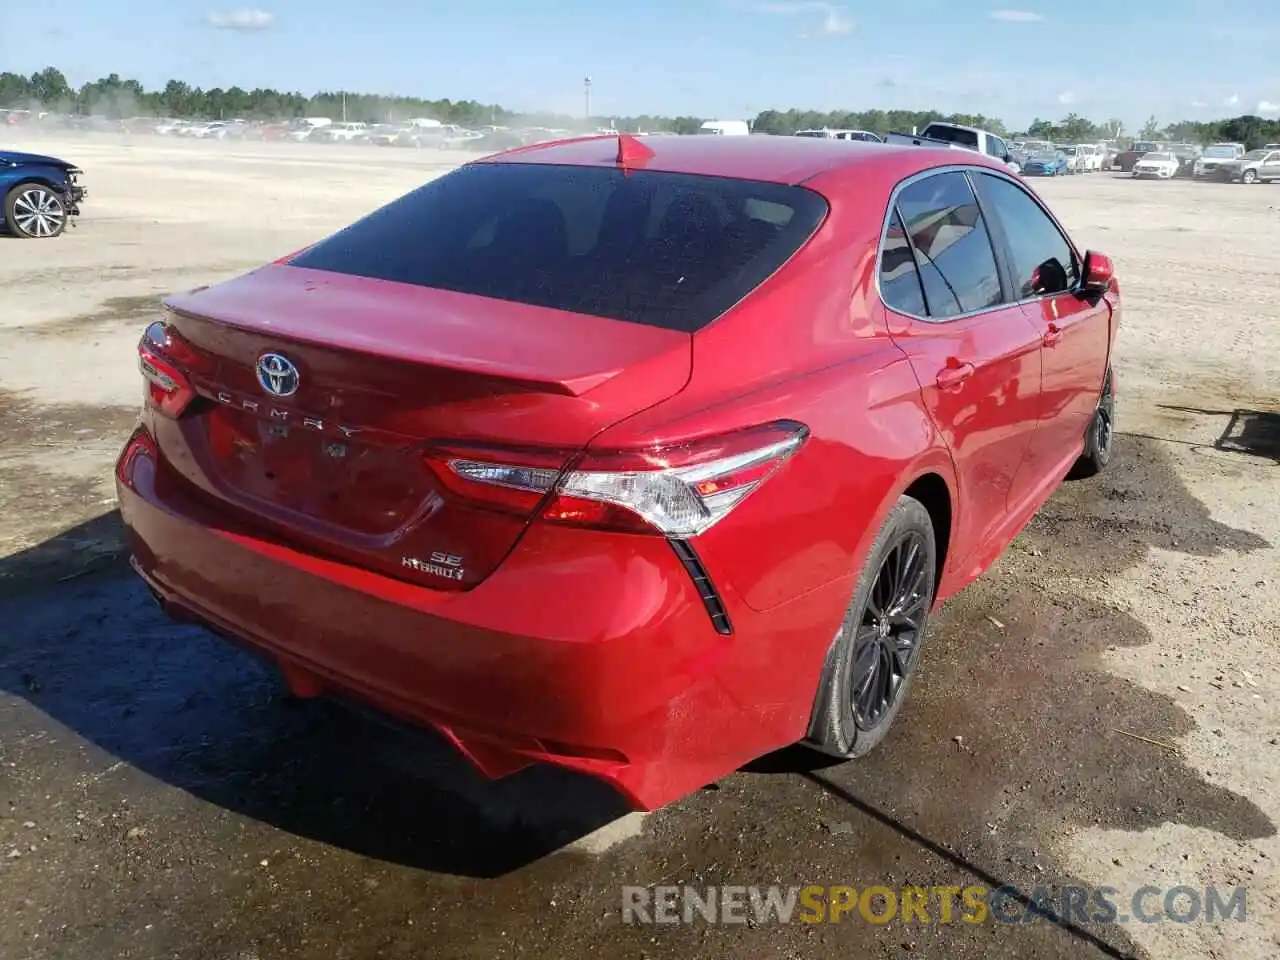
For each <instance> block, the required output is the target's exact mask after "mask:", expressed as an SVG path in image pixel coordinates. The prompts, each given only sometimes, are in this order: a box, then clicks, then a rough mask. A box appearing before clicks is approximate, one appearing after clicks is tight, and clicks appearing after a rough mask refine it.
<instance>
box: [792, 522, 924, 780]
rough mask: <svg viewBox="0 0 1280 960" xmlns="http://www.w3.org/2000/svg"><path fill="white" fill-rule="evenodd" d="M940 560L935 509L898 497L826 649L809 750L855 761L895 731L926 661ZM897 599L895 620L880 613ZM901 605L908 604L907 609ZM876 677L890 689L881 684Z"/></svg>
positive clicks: (810, 731) (808, 741) (811, 723)
mask: <svg viewBox="0 0 1280 960" xmlns="http://www.w3.org/2000/svg"><path fill="white" fill-rule="evenodd" d="M937 562H938V548H937V539H936V537H935V534H934V530H933V521H932V520H931V519H930V517H929V512H928V511H927V510H926V509H925V508H924V505H923V504H921V503H920V501H919V500H916V499H914V498H912V497H899V498H898V502H897V503H896V504H894V506H893V509H892V510H890V511H889V516H888V517H887V518H886V519H885V522H884V526H882V527H881V528H880V533H879V534H878V535H877V536H876V540H875V543H874V544H872V546H871V550H870V551H869V552H868V554H867V560H866V563H865V564H864V565H863V568H862V572H861V574H860V575H859V577H858V584H857V587H856V588H855V589H854V593H853V599H852V600H851V601H850V603H849V607H848V609H847V610H846V611H845V615H844V619H843V620H842V621H841V623H840V628H839V630H838V631H837V633H836V636H835V639H834V640H833V641H832V643H831V647H830V649H829V650H828V652H827V660H826V665H825V666H824V668H823V671H822V680H821V682H820V684H819V688H818V692H817V696H816V698H815V700H814V708H813V716H812V718H811V719H810V721H809V734H808V736H807V737H806V739H805V743H806V744H807V745H808V746H810V747H812V748H814V749H816V750H819V751H821V752H822V753H826V754H829V755H831V756H835V757H841V758H845V759H851V758H854V757H861V756H864V755H865V754H867V753H869V752H870V751H871V750H872V749H873V748H874V747H875V746H876V745H877V744H878V743H880V741H881V740H883V739H884V737H885V735H886V734H887V733H888V732H889V728H890V727H891V726H892V725H893V721H894V719H895V718H896V717H897V715H898V711H899V710H900V709H901V708H902V704H903V702H904V701H905V700H906V698H907V694H908V693H909V692H910V690H911V682H912V680H913V679H914V678H915V674H916V667H917V666H918V665H919V662H920V651H921V648H922V647H923V645H924V642H925V638H926V635H927V633H928V628H929V611H930V608H931V607H932V606H933V596H934V588H935V586H936V582H937V577H936V572H937ZM896 587H901V589H896ZM895 600H896V601H898V602H897V603H896V604H895V605H896V606H897V607H898V608H899V609H900V614H899V616H898V617H897V618H882V617H878V616H877V615H876V612H875V611H876V608H877V606H879V607H884V606H886V605H888V604H891V603H895ZM902 603H906V604H907V606H906V607H905V609H903V608H902ZM906 614H910V616H909V617H907V616H905V615H906ZM894 619H897V620H898V622H897V623H896V624H895V623H894V622H893V620H894ZM886 631H887V632H886ZM904 653H905V655H903V654H904ZM872 667H875V668H876V669H875V670H872V669H871V668H872ZM877 679H879V680H883V681H885V683H884V685H880V684H877V683H876V680H877ZM860 680H862V681H866V682H869V684H870V685H869V686H867V688H866V695H865V696H864V697H862V698H859V697H858V696H857V695H856V693H855V689H854V687H855V684H858V683H859V681H860Z"/></svg>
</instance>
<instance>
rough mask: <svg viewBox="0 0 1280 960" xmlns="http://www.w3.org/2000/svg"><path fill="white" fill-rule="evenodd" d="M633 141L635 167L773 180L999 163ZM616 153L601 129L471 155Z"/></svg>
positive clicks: (716, 141) (969, 154)
mask: <svg viewBox="0 0 1280 960" xmlns="http://www.w3.org/2000/svg"><path fill="white" fill-rule="evenodd" d="M636 142H637V143H642V144H643V145H644V146H645V147H647V148H648V149H649V150H652V151H653V156H652V157H649V158H648V159H646V160H642V161H637V162H636V163H635V164H634V167H635V169H642V170H655V171H661V172H664V173H689V174H701V175H703V176H720V177H734V178H738V179H743V180H764V181H768V182H772V183H781V184H798V183H803V182H805V181H807V180H811V179H813V178H815V177H818V176H819V175H822V174H828V173H837V172H840V171H845V170H850V169H854V168H856V169H858V170H859V171H865V172H867V173H875V174H878V175H882V176H891V177H894V178H895V179H899V178H901V177H906V176H910V175H911V174H913V173H915V172H917V171H920V170H926V169H929V168H930V167H938V166H948V165H955V164H972V165H975V166H989V167H996V168H997V169H999V168H1002V166H1003V165H1002V164H1000V163H997V162H996V161H994V160H992V159H990V158H988V157H985V156H984V155H983V154H980V153H977V152H976V151H972V150H951V149H946V148H941V147H939V148H933V147H917V146H914V145H907V144H902V145H899V144H885V143H870V142H864V141H859V140H831V139H826V138H819V137H785V136H769V135H766V134H758V135H753V136H746V137H705V136H679V135H677V134H654V135H651V136H646V137H644V138H643V139H641V140H637V141H636ZM957 154H959V155H957ZM617 158H618V138H617V137H615V136H610V135H607V134H606V135H604V136H598V137H595V136H593V137H577V138H573V139H569V140H556V141H552V142H550V143H540V144H534V145H531V146H527V147H516V148H514V149H512V150H506V151H504V152H502V153H497V154H493V155H492V156H489V157H485V158H483V159H481V160H478V161H474V162H477V163H547V164H561V165H570V166H593V167H594V166H614V165H616V164H617Z"/></svg>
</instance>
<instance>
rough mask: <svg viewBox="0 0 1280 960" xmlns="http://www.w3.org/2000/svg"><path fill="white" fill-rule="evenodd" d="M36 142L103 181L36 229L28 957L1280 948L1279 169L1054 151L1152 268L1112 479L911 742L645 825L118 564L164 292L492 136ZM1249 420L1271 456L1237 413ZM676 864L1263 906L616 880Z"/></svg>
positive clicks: (0, 547) (1124, 369)
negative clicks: (141, 341) (301, 683)
mask: <svg viewBox="0 0 1280 960" xmlns="http://www.w3.org/2000/svg"><path fill="white" fill-rule="evenodd" d="M11 146H12V147H13V148H15V149H27V150H35V151H38V152H49V153H53V154H55V155H59V156H64V157H66V158H67V159H70V160H73V161H74V162H76V163H78V164H80V165H81V166H82V167H84V169H85V170H86V176H85V183H86V184H87V186H88V187H89V191H90V192H89V197H88V201H87V203H86V205H85V209H86V212H85V215H84V216H83V217H82V218H81V220H80V222H79V224H78V226H77V227H76V228H75V229H74V230H72V231H70V232H69V233H68V235H67V236H66V237H64V238H63V239H61V240H59V241H51V242H22V241H16V240H12V239H9V238H6V237H0V290H2V291H3V305H4V309H3V311H0V920H2V921H3V922H0V957H4V958H6V960H8V958H13V960H36V958H58V960H78V958H85V960H107V958H115V957H129V958H135V957H136V958H162V957H182V958H184V960H191V958H195V960H202V958H210V960H270V958H290V960H293V958H323V960H338V958H373V957H379V958H399V957H406V958H407V957H425V956H432V957H477V958H480V957H483V958H494V957H507V956H525V955H528V956H545V957H555V958H566V960H567V958H575V957H592V958H594V957H601V956H605V957H609V958H614V957H637V958H638V957H654V958H657V957H682V958H683V957H688V956H690V955H699V956H733V957H735V958H739V960H751V958H757V957H760V958H764V957H792V956H795V957H799V956H804V957H826V956H831V957H849V956H858V957H900V956H919V957H938V958H947V960H953V958H964V957H1011V958H1028V957H1036V958H1041V957H1077V956H1110V957H1118V956H1131V955H1132V956H1151V957H1161V958H1170V957H1172V958H1183V957H1185V958H1202V957H1230V958H1231V960H1248V958H1259V960H1261V958H1271V957H1275V956H1277V955H1278V954H1280V934H1277V931H1278V930H1280V903H1278V902H1277V895H1278V894H1280V841H1278V840H1277V835H1276V822H1277V819H1278V818H1280V783H1277V780H1278V779H1280V774H1278V773H1277V771H1280V667H1278V666H1277V663H1278V660H1277V646H1278V645H1280V615H1278V609H1280V600H1278V598H1280V589H1277V586H1278V584H1280V554H1278V552H1277V546H1276V545H1277V544H1280V497H1277V496H1276V494H1277V491H1278V490H1280V485H1278V484H1277V479H1278V478H1280V472H1278V470H1280V435H1277V432H1276V429H1277V428H1276V419H1275V417H1276V415H1277V414H1280V377H1278V376H1277V371H1276V360H1275V358H1276V356H1278V355H1280V244H1277V242H1276V240H1277V237H1280V188H1276V187H1274V186H1256V187H1241V186H1230V185H1218V184H1198V183H1183V182H1172V183H1158V182H1155V183H1147V182H1143V183H1138V182H1132V181H1130V180H1129V179H1128V178H1127V177H1124V178H1122V177H1118V176H1113V175H1111V174H1106V173H1104V174H1094V175H1090V176H1087V177H1074V178H1067V179H1062V180H1052V181H1042V182H1038V183H1037V184H1036V186H1037V189H1039V190H1040V191H1041V192H1042V193H1043V194H1044V195H1045V196H1046V197H1047V198H1048V199H1049V201H1050V203H1051V204H1052V205H1053V206H1054V208H1055V210H1057V211H1058V213H1059V214H1060V215H1061V216H1062V217H1063V218H1064V220H1065V222H1066V223H1067V224H1068V226H1069V227H1070V228H1071V229H1072V230H1073V231H1074V232H1075V234H1076V236H1077V238H1078V239H1079V240H1080V241H1081V242H1082V243H1084V244H1086V245H1088V246H1095V247H1097V248H1099V249H1101V250H1103V251H1105V252H1107V253H1109V254H1111V255H1112V256H1113V257H1114V259H1115V261H1116V264H1117V269H1118V271H1119V275H1120V277H1121V279H1122V282H1123V285H1124V291H1125V298H1126V300H1125V306H1126V312H1125V325H1124V327H1123V328H1122V330H1121V339H1120V347H1119V351H1120V352H1119V357H1118V360H1117V377H1118V388H1119V397H1120V399H1119V420H1120V422H1119V427H1120V430H1121V436H1120V438H1119V441H1118V459H1117V462H1116V463H1115V464H1114V466H1113V468H1112V470H1110V471H1109V472H1108V473H1107V474H1105V475H1104V476H1103V477H1100V478H1097V479H1095V480H1090V481H1081V482H1077V483H1072V484H1069V485H1067V486H1066V487H1064V489H1063V490H1062V491H1061V492H1060V493H1059V494H1057V495H1056V496H1055V497H1054V499H1053V500H1052V501H1051V502H1050V503H1049V504H1048V505H1047V506H1046V508H1045V509H1044V510H1043V511H1042V513H1041V514H1040V515H1039V516H1038V517H1037V518H1036V519H1035V520H1034V521H1033V522H1032V524H1031V526H1030V527H1029V528H1028V530H1027V531H1026V532H1025V533H1024V534H1023V535H1022V536H1021V537H1020V538H1019V540H1018V541H1017V542H1016V543H1015V544H1014V546H1013V548H1012V549H1011V550H1010V551H1009V553H1008V554H1007V555H1006V556H1005V557H1004V558H1003V559H1002V560H1001V561H1000V563H999V564H998V565H997V567H996V568H995V569H994V570H993V571H991V572H990V573H989V574H988V575H987V576H986V577H984V578H983V579H982V580H981V581H980V582H979V583H978V584H975V585H974V586H973V587H972V588H970V589H969V590H967V591H966V592H965V593H964V594H962V595H961V596H960V597H959V598H957V599H956V600H955V601H954V602H952V603H950V604H949V605H948V606H947V608H946V610H945V611H944V614H943V616H942V617H941V618H940V620H939V621H937V623H936V625H935V633H934V635H933V636H932V638H931V647H930V649H929V650H928V651H927V652H926V654H925V661H924V664H923V668H922V674H921V677H920V681H919V683H918V685H917V687H916V689H915V691H914V693H913V697H912V699H911V701H910V702H909V704H908V705H907V707H906V709H905V710H904V713H903V715H902V718H901V719H900V722H899V726H898V727H897V729H896V731H895V733H894V734H893V736H892V737H891V738H890V741H889V742H888V743H886V744H885V747H884V748H882V749H881V750H880V751H877V753H875V754H873V755H872V756H871V757H869V758H867V759H866V760H865V761H862V762H858V763H850V764H843V765H834V766H823V765H822V764H820V763H817V762H816V761H815V759H814V758H813V757H811V756H809V755H808V754H807V753H804V752H803V751H786V752H784V753H783V754H780V755H777V756H774V757H770V758H766V760H764V761H761V762H759V763H757V764H755V765H753V767H752V768H751V769H749V770H744V771H741V772H739V773H737V774H735V775H733V776H731V777H729V778H727V779H726V780H724V781H722V782H721V783H719V784H718V785H716V786H715V787H714V788H709V789H706V790H704V791H701V792H699V793H697V794H695V795H694V796H691V797H689V798H687V799H686V800H684V801H682V802H680V803H677V804H675V805H673V806H672V807H670V808H667V809H664V810H662V811H660V812H658V813H656V814H653V815H651V816H649V817H647V818H644V819H643V820H640V819H639V818H637V817H627V818H624V819H621V820H618V819H616V818H617V817H618V815H619V810H618V808H617V805H616V804H615V803H614V801H613V799H612V798H611V797H610V796H608V795H607V794H606V793H605V792H604V791H602V790H601V789H598V788H596V787H595V785H594V784H591V783H586V782H583V781H581V780H577V779H574V778H570V777H568V776H562V775H558V774H557V773H556V772H555V771H550V770H532V771H527V772H525V773H522V774H519V775H517V776H515V777H512V778H510V779H508V780H506V781H502V782H499V783H494V784H487V783H484V782H481V781H480V780H478V778H477V777H476V776H475V775H473V774H472V773H471V772H470V771H469V770H468V769H467V768H466V766H465V765H464V764H463V763H462V761H460V760H458V759H457V758H456V757H455V756H454V755H453V754H452V753H451V752H450V751H449V750H448V749H447V748H445V747H443V746H441V745H440V744H438V743H436V742H435V741H434V740H432V739H430V738H428V737H426V736H423V737H421V738H419V737H410V736H407V735H405V734H404V733H402V732H396V731H390V730H387V729H384V728H382V727H380V726H378V725H376V724H373V723H371V722H369V721H367V720H365V719H363V718H356V717H354V716H352V715H350V714H348V713H347V712H346V711H345V710H342V709H340V708H337V707H334V706H331V705H325V704H319V705H317V704H298V703H295V702H293V701H291V700H289V698H287V697H286V696H284V695H283V692H282V688H281V685H280V684H279V683H278V681H277V680H276V679H275V677H274V676H272V675H271V674H270V673H269V672H268V671H266V670H264V669H263V668H261V667H260V666H258V665H257V664H256V663H255V662H253V661H251V660H250V659H248V658H247V657H245V656H244V655H242V654H240V653H238V652H236V651H234V650H232V649H230V648H228V647H226V646H224V645H223V644H222V643H220V642H218V641H216V640H213V639H211V638H209V637H207V636H206V635H204V634H203V633H202V632H201V631H199V630H196V629H192V628H181V627H175V626H172V625H170V624H169V623H168V622H167V621H165V620H164V619H163V618H162V617H161V616H160V615H159V614H158V613H157V612H156V611H155V610H154V608H153V607H152V605H151V604H150V603H149V601H147V599H146V597H145V593H144V591H143V589H142V588H141V586H140V585H139V584H137V583H136V582H135V581H134V579H133V578H132V577H131V576H130V574H129V572H128V570H127V568H126V567H125V566H124V564H123V562H122V559H121V557H120V549H119V548H120V540H119V525H118V519H117V517H116V515H115V513H114V504H113V501H112V499H111V497H112V487H111V483H110V470H111V460H112V457H113V455H114V453H115V452H116V450H117V447H118V444H119V443H120V442H121V440H122V439H123V436H124V434H125V433H126V431H127V430H128V428H129V427H130V425H131V424H132V421H133V418H134V415H135V411H136V407H137V404H138V402H139V395H140V391H141V386H140V380H139V378H138V376H137V373H136V366H135V355H134V352H133V350H134V345H135V343H136V339H137V336H138V332H139V330H140V328H141V327H142V326H143V325H144V323H145V322H146V321H148V320H149V319H151V318H152V317H154V316H155V305H156V298H157V297H158V296H159V295H161V294H163V293H166V292H168V291H171V290H175V289H179V288H184V287H189V286H194V285H196V284H200V283H209V282H213V281H217V280H219V279H222V278H225V277H228V276H231V275H234V274H236V273H238V272H240V271H243V270H245V269H247V268H249V267H252V266H254V265H256V264H258V263H260V262H262V261H263V260H266V259H269V258H273V257H277V256H280V255H282V254H285V253H288V252H290V251H292V250H294V249H296V248H298V247H300V246H303V245H305V244H306V243H309V242H310V241H312V240H314V239H316V238H317V237H319V236H321V235H323V234H324V233H326V232H328V231H330V230H331V229H334V228H336V227H338V226H340V225H342V224H344V223H346V222H348V221H349V220H351V219H352V218H354V217H356V216H357V215H359V214H361V213H364V212H366V211H368V210H370V209H372V208H374V207H375V206H377V205H379V204H381V203H383V202H385V201H387V200H389V199H391V198H393V197H395V196H397V195H399V194H400V193H402V192H404V191H405V190H406V189H408V188H410V187H412V186H414V185H416V184H418V183H420V182H421V181H422V180H423V179H425V178H427V177H429V176H431V175H434V174H436V173H438V172H441V171H443V170H446V169H448V167H449V166H450V165H451V163H452V162H454V161H455V159H456V158H455V157H454V156H451V155H449V154H435V153H431V152H429V151H422V152H417V151H403V152H401V151H389V150H378V149H376V148H357V147H329V148H326V147H321V146H312V145H276V144H264V145H256V146H253V145H232V144H220V143H213V144H204V143H192V142H181V141H167V140H163V139H158V138H148V137H138V138H134V139H130V138H127V137H120V138H116V137H102V138H93V137H82V138H75V139H61V140H40V139H32V140H29V141H24V140H22V139H21V138H19V140H18V142H14V143H12V144H11ZM1238 412H1244V415H1243V419H1241V417H1240V416H1237V413H1238ZM1249 412H1255V413H1270V414H1271V415H1272V420H1271V421H1270V423H1269V424H1268V423H1265V422H1263V421H1262V420H1261V419H1260V418H1254V419H1252V420H1251V419H1250V417H1249V416H1248V415H1247V414H1248V413H1249ZM1242 423H1243V424H1245V425H1250V424H1251V426H1250V427H1249V428H1250V430H1252V431H1253V434H1254V436H1253V438H1252V440H1249V438H1246V440H1247V441H1248V443H1246V444H1245V446H1248V445H1249V443H1251V444H1252V447H1253V452H1252V453H1250V452H1243V451H1241V450H1239V449H1233V447H1235V446H1240V444H1234V445H1233V444H1232V443H1230V442H1225V441H1222V440H1221V438H1222V437H1223V436H1224V435H1225V434H1226V433H1227V432H1228V431H1229V430H1238V429H1239V428H1240V426H1241V424H1242ZM1267 429H1269V430H1270V431H1271V432H1270V434H1269V436H1268V435H1267V434H1266V432H1265V431H1266V430H1267ZM598 830H602V831H603V832H595V831H598ZM583 838H585V839H583ZM659 883H690V884H697V885H703V884H769V883H781V884H793V883H795V884H807V883H817V884H841V883H847V884H851V885H853V886H856V887H863V886H866V885H869V884H886V885H888V886H891V887H892V886H896V885H901V884H906V883H914V884H921V885H926V886H927V885H938V884H956V885H960V886H965V885H970V884H974V883H981V884H987V885H989V886H992V887H994V886H999V885H1001V884H1011V885H1016V886H1017V887H1018V888H1019V889H1020V890H1021V891H1024V892H1025V893H1026V894H1028V895H1031V894H1032V893H1033V891H1034V890H1035V889H1036V888H1038V887H1043V886H1044V885H1047V884H1107V885H1110V886H1112V887H1115V888H1116V889H1117V890H1119V891H1121V893H1122V896H1127V895H1128V894H1129V893H1131V892H1132V891H1134V890H1135V889H1137V888H1138V887H1140V886H1142V885H1144V884H1151V885H1154V886H1157V887H1161V888H1169V887H1172V886H1175V885H1177V884H1186V885H1189V886H1191V887H1197V888H1201V889H1203V888H1204V887H1205V886H1206V885H1217V886H1219V887H1235V886H1237V885H1244V886H1247V887H1248V901H1247V903H1248V919H1247V920H1246V921H1245V922H1243V923H1239V922H1227V923H1221V924H1207V923H1199V922H1197V923H1173V922H1167V921H1166V922H1161V923H1152V924H1141V923H1128V924H1113V925H1088V924H1079V923H1075V922H1068V921H1065V920H1064V921H1063V922H1061V923H1056V924H1055V923H1050V922H1036V923H1025V924H1015V925H1004V924H993V923H986V924H981V925H970V924H964V923H953V924H938V925H932V926H926V925H922V924H919V923H916V924H911V925H903V924H901V923H899V922H897V921H895V922H893V923H890V924H886V925H875V924H869V923H866V922H864V921H863V920H861V919H859V918H857V917H856V915H855V917H854V918H853V919H851V920H848V921H846V922H845V923H843V924H840V925H818V926H811V925H805V924H799V923H796V924H791V925H786V926H779V925H764V926H755V927H749V926H712V925H707V924H705V923H702V922H698V923H695V924H692V925H674V926H663V927H637V926H627V925H623V924H622V923H621V922H620V919H619V907H620V905H621V893H620V887H621V885H623V884H640V885H646V886H647V885H653V884H659Z"/></svg>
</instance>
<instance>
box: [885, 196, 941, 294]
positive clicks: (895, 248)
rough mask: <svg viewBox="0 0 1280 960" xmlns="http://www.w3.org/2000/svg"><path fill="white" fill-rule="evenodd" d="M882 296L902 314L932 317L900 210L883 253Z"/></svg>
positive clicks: (894, 217) (886, 237) (890, 227)
mask: <svg viewBox="0 0 1280 960" xmlns="http://www.w3.org/2000/svg"><path fill="white" fill-rule="evenodd" d="M880 295H881V296H882V297H883V298H884V302H885V304H887V305H888V306H889V307H890V308H891V309H893V310H896V311H898V312H899V313H905V314H907V315H908V316H912V317H926V316H928V315H929V308H928V307H927V306H926V305H925V302H924V287H923V286H921V283H920V271H919V270H917V269H916V260H915V255H914V254H912V252H911V243H910V241H908V240H907V231H906V229H905V228H904V227H903V226H902V218H901V217H899V216H898V211H897V210H896V209H895V210H894V211H893V217H892V219H890V220H889V229H888V230H887V231H885V236H884V246H883V247H882V248H881V252H880Z"/></svg>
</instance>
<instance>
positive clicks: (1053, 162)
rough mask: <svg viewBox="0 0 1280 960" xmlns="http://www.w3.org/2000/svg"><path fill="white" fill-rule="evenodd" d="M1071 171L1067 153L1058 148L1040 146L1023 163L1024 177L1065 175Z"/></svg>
mask: <svg viewBox="0 0 1280 960" xmlns="http://www.w3.org/2000/svg"><path fill="white" fill-rule="evenodd" d="M1070 172H1071V168H1070V165H1069V163H1068V160H1067V155H1066V154H1065V153H1063V152H1062V151H1061V150H1057V149H1044V148H1040V149H1038V150H1036V151H1035V152H1034V153H1032V154H1030V155H1029V156H1028V157H1027V162H1026V163H1024V164H1023V165H1022V175H1023V176H1024V177H1063V176H1066V175H1067V174H1068V173H1070Z"/></svg>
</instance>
